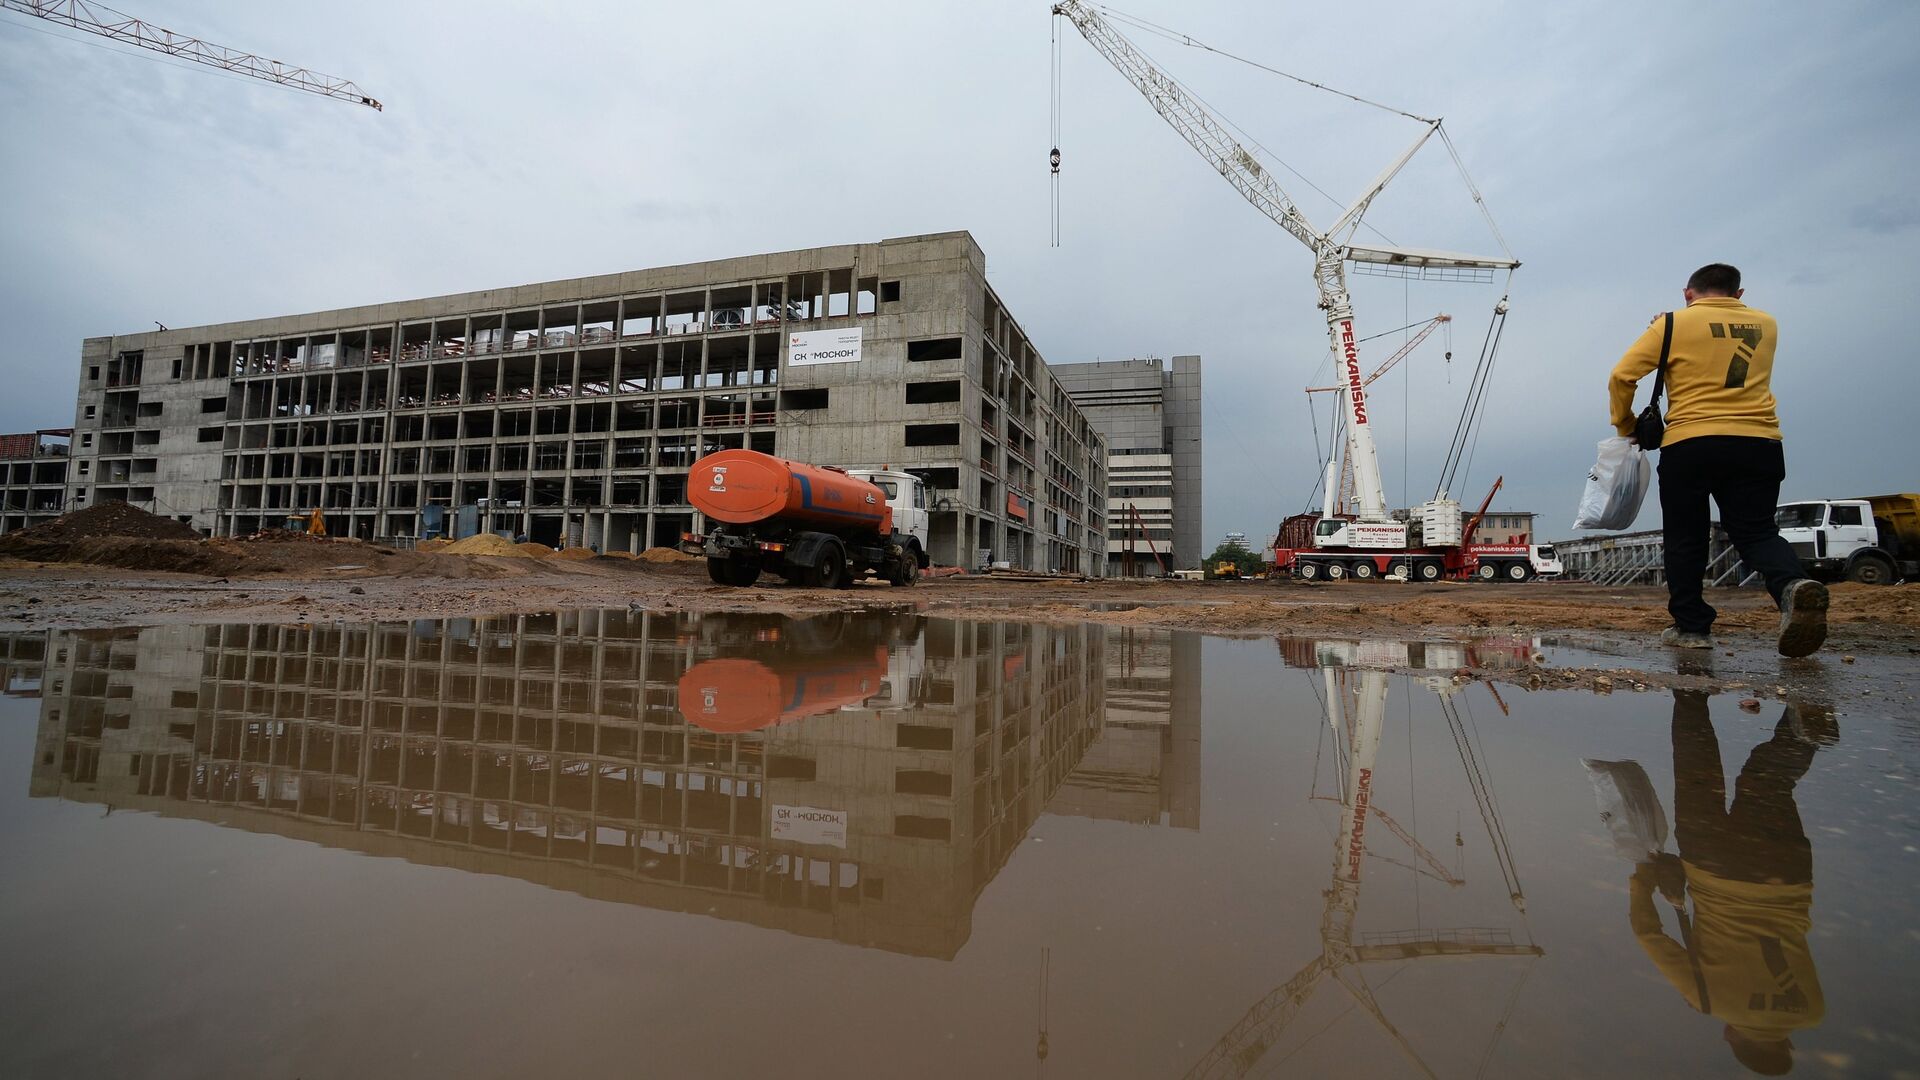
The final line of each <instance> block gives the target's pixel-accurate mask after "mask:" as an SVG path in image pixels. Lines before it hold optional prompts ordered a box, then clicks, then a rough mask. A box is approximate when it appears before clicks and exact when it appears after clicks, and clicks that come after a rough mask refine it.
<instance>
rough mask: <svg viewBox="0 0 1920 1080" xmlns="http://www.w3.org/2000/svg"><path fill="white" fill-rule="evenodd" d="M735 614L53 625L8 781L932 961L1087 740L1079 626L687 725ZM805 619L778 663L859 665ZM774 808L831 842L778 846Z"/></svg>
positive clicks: (29, 669)
mask: <svg viewBox="0 0 1920 1080" xmlns="http://www.w3.org/2000/svg"><path fill="white" fill-rule="evenodd" d="M741 618H742V617H738V616H726V615H707V616H699V615H654V614H647V613H627V612H581V613H569V614H564V615H541V616H506V617H499V618H491V619H480V620H473V619H449V620H444V621H432V622H416V623H412V624H402V625H391V626H389V625H375V626H365V625H362V626H332V627H307V626H292V625H287V626H244V625H231V626H214V627H204V628H203V627H182V626H173V627H150V628H147V629H141V630H132V629H130V630H123V631H115V632H112V633H108V634H95V633H84V632H68V631H53V632H50V633H48V634H30V635H29V634H22V635H17V636H14V638H13V640H7V639H6V638H0V654H4V656H5V657H7V658H8V660H7V662H8V664H9V675H10V676H11V675H12V669H13V668H14V667H17V668H18V670H19V673H20V674H19V676H18V686H19V689H20V691H21V692H26V693H36V694H39V695H40V698H41V723H40V729H39V734H38V737H37V739H36V741H35V748H34V759H33V765H32V779H31V781H30V783H31V792H32V794H34V795H37V796H41V797H60V798H66V799H71V800H75V801H82V802H104V803H107V804H108V805H111V806H114V807H116V808H119V809H123V810H139V811H147V812H153V813H159V814H163V815H166V816H171V817H182V818H198V819H203V820H208V821H213V822H218V823H219V824H221V825H224V826H228V827H233V828H241V829H247V830H251V831H255V832H263V833H275V834H281V835H285V836H290V837H294V838H298V839H303V840H308V841H312V842H315V843H320V844H324V845H327V846H329V847H337V848H345V849H349V850H356V851H362V852H365V853H368V854H372V855H379V856H386V857H395V858H403V859H406V860H408V861H411V862H416V863H421V864H425V865H433V866H449V867H456V868H461V869H465V870H468V871H471V872H478V873H491V874H502V875H509V876H513V877H518V878H522V879H525V880H529V881H534V882H537V883H539V884H542V885H546V886H548V887H551V888H557V889H567V890H571V891H576V892H579V893H581V894H583V895H587V896H593V897H596V898H599V899H604V900H610V901H616V902H624V903H632V904H640V905H645V906H648V907H656V908H665V909H670V910H682V911H691V912H704V913H707V914H711V915H715V916H718V917H721V918H727V919H736V920H742V921H747V922H753V923H757V924H760V925H764V926H770V927H775V928H779V929H782V930H786V931H788V932H791V933H796V934H802V935H806V936H812V937H821V938H827V939H833V940H840V941H846V942H851V943H857V944H862V945H870V946H876V947H880V948H885V949H891V950H895V951H899V952H905V953H912V954H916V955H926V956H937V957H952V956H953V955H955V954H956V953H957V952H958V951H959V949H960V947H961V946H962V945H964V944H965V943H966V941H967V938H968V936H969V934H970V932H971V916H972V910H973V905H974V902H975V901H976V900H977V899H978V897H979V895H980V893H981V892H982V891H983V890H984V889H985V888H986V887H987V884H988V883H989V882H990V881H991V880H992V878H993V876H994V875H995V874H996V873H997V872H998V871H999V869H1000V867H1001V866H1002V865H1004V864H1005V862H1006V860H1007V858H1008V857H1009V856H1010V855H1011V854H1012V852H1013V850H1014V849H1015V848H1017V847H1018V846H1019V845H1020V843H1021V841H1022V840H1023V839H1024V838H1025V835H1026V833H1027V831H1028V829H1029V828H1030V827H1031V826H1032V824H1033V822H1034V820H1035V819H1036V818H1037V817H1038V816H1039V814H1040V813H1041V812H1042V811H1043V809H1044V808H1045V807H1046V806H1047V804H1048V803H1049V801H1050V800H1051V799H1052V798H1053V796H1054V794H1055V792H1056V791H1057V790H1058V789H1059V788H1060V787H1061V785H1062V784H1063V783H1064V782H1066V780H1067V777H1068V776H1069V775H1070V774H1071V773H1072V772H1073V770H1074V767H1075V765H1076V764H1077V763H1078V762H1079V761H1080V760H1081V758H1082V757H1083V756H1084V755H1085V754H1086V753H1087V748H1088V747H1089V746H1090V745H1091V744H1093V742H1094V741H1095V740H1096V738H1098V737H1099V735H1100V733H1101V717H1102V713H1103V702H1104V695H1103V689H1104V685H1105V682H1104V676H1103V675H1102V672H1103V670H1104V666H1105V664H1104V645H1105V642H1106V639H1107V630H1106V629H1105V628H1101V627H1097V626H1093V625H1091V624H1082V625H1076V626H1047V625H1043V624H1038V623H1006V624H999V625H996V624H990V623H977V622H952V621H941V620H924V619H920V618H918V617H915V616H899V617H894V618H892V619H890V620H887V621H886V622H885V624H884V625H881V626H876V625H875V623H874V621H873V620H869V621H868V622H867V623H866V624H863V627H864V628H865V629H867V630H875V629H877V630H880V631H883V632H884V634H883V636H879V637H875V638H871V639H863V640H864V641H865V642H866V644H865V652H866V656H867V657H868V658H869V659H871V658H872V657H873V655H874V650H875V649H876V648H879V649H881V650H884V651H887V652H889V653H890V654H891V667H892V669H893V673H890V674H889V677H888V678H887V679H886V680H884V682H885V686H884V687H883V688H881V687H877V688H876V689H878V690H879V691H880V692H878V693H876V694H875V695H874V696H873V697H871V698H869V699H866V700H865V701H858V702H853V703H851V704H849V705H847V706H845V707H841V708H837V709H833V710H831V711H827V712H821V713H818V714H816V715H810V716H804V717H800V718H794V719H787V720H785V721H782V722H777V723H773V722H771V718H769V720H770V725H769V726H767V727H765V728H762V729H759V730H751V731H741V732H731V733H728V732H716V731H712V730H708V729H705V728H703V727H701V726H700V725H699V724H698V723H697V722H696V721H697V718H698V707H699V705H698V703H697V702H695V703H683V702H681V701H680V699H679V695H678V690H679V684H680V680H681V676H682V675H684V674H686V673H687V672H688V671H689V669H690V668H691V667H692V665H694V664H696V663H698V662H699V661H701V660H703V659H707V658H710V657H712V656H714V655H717V654H726V653H738V652H739V649H738V646H734V645H729V644H726V642H727V641H729V640H730V639H732V638H734V637H740V636H742V630H743V628H742V626H741V625H740V623H741ZM745 618H747V619H751V618H752V617H750V616H749V617H745ZM883 618H884V617H883ZM829 621H830V622H831V624H832V625H829V626H822V627H812V628H810V627H808V626H807V625H805V624H803V623H781V624H779V625H780V626H781V627H782V629H783V630H784V631H787V632H788V633H787V637H788V639H789V640H798V639H805V640H807V641H809V642H812V643H813V644H810V645H808V646H807V648H806V650H804V651H803V656H802V657H801V658H792V657H790V658H789V659H801V660H802V661H804V654H805V653H810V654H811V655H814V656H817V658H818V661H819V662H820V663H821V664H823V665H825V666H827V667H830V668H832V667H840V668H844V667H845V666H846V664H847V662H848V660H849V659H850V658H851V657H853V656H856V655H858V650H857V649H856V650H855V651H852V652H849V651H847V650H848V645H847V643H846V642H844V641H835V640H833V635H834V633H835V632H837V631H838V630H839V617H838V616H830V617H829ZM745 629H746V631H747V632H746V633H745V634H744V637H745V639H746V640H747V641H748V642H749V643H752V642H753V641H754V640H755V637H754V635H753V634H752V633H751V629H752V628H751V627H747V628H745ZM858 632H859V629H858V628H848V629H847V633H849V634H855V633H858ZM42 665H44V674H42V673H41V672H40V668H41V667H42ZM895 673H897V676H898V677H897V678H896V677H895ZM36 676H37V678H36ZM9 685H10V687H11V686H12V685H14V684H13V681H12V679H11V678H10V682H9ZM683 705H684V707H685V708H686V709H687V711H686V712H684V713H683V711H682V709H683ZM690 717H692V719H690ZM1196 797H1197V793H1196ZM783 806H787V807H800V808H814V809H823V810H827V811H830V812H833V813H837V814H839V815H841V822H842V829H841V832H840V833H839V835H838V836H833V837H828V836H822V835H804V834H783V832H782V830H781V828H780V825H779V824H778V823H777V821H776V816H775V815H776V814H777V812H778V810H779V809H780V808H781V807H783Z"/></svg>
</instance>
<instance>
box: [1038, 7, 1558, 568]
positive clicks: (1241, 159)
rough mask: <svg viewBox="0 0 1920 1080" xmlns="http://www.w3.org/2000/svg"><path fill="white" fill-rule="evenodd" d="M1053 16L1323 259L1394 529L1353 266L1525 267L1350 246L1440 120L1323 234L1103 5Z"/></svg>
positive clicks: (1373, 518) (1364, 489)
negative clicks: (1350, 287)
mask: <svg viewBox="0 0 1920 1080" xmlns="http://www.w3.org/2000/svg"><path fill="white" fill-rule="evenodd" d="M1053 13H1054V14H1055V15H1061V16H1065V17H1066V19H1067V20H1068V21H1069V22H1071V23H1073V26H1074V29H1076V30H1078V31H1079V32H1080V36H1081V37H1084V38H1086V39H1087V43H1088V44H1089V45H1092V46H1093V48H1094V50H1095V51H1096V52H1098V53H1099V54H1100V55H1101V56H1103V57H1105V58H1106V59H1107V62H1108V63H1110V64H1112V65H1113V66H1114V69H1115V70H1117V71H1119V72H1120V74H1121V75H1122V76H1123V77H1125V78H1126V80H1127V81H1128V82H1130V83H1132V84H1133V86H1134V88H1135V89H1137V90H1139V91H1140V93H1141V95H1142V96H1143V97H1145V98H1146V99H1147V103H1148V104H1149V105H1151V106H1153V111H1154V112H1157V113H1159V114H1160V118H1161V119H1163V120H1165V121H1166V122H1167V124H1168V125H1169V126H1171V127H1172V128H1173V129H1174V131H1175V132H1177V133H1178V134H1179V135H1180V137H1181V138H1183V139H1185V140H1186V141H1187V144H1188V145H1189V146H1192V147H1193V148H1194V150H1196V151H1197V152H1199V154H1200V156H1201V157H1202V158H1205V159H1206V161H1207V163H1208V164H1209V165H1212V166H1213V168H1214V169H1215V170H1216V171H1218V172H1219V173H1220V176H1221V177H1222V178H1223V179H1225V180H1226V181H1227V183H1229V184H1232V185H1233V187H1234V190H1236V191H1238V192H1240V195H1241V197H1243V198H1245V199H1246V200H1247V201H1248V202H1250V203H1252V204H1253V206H1254V208H1255V209H1257V210H1259V211H1260V212H1261V213H1263V214H1265V215H1266V216H1267V217H1269V218H1272V219H1273V221H1274V222H1275V223H1276V224H1278V225H1279V226H1280V227H1281V228H1283V229H1285V230H1286V231H1287V232H1288V233H1289V234H1290V235H1291V236H1292V237H1293V238H1294V239H1296V240H1298V241H1300V242H1301V243H1302V244H1304V245H1306V247H1307V250H1309V251H1311V252H1313V257H1314V269H1313V274H1314V282H1315V285H1316V286H1317V288H1318V291H1319V294H1320V301H1319V302H1320V309H1321V310H1322V311H1324V312H1325V313H1326V318H1327V337H1328V340H1329V341H1331V342H1332V345H1333V354H1334V356H1335V357H1336V367H1337V368H1339V369H1340V370H1342V371H1343V372H1344V374H1345V381H1346V386H1345V387H1344V388H1343V389H1344V391H1345V392H1344V393H1342V394H1341V395H1340V396H1341V399H1342V400H1343V401H1344V403H1345V406H1346V411H1347V424H1346V430H1347V459H1348V461H1350V462H1351V463H1352V467H1353V472H1354V486H1355V489H1356V494H1357V495H1358V497H1359V502H1360V515H1359V516H1360V520H1361V521H1362V522H1368V523H1376V524H1377V525H1378V526H1379V529H1380V530H1387V531H1391V530H1392V528H1393V527H1394V526H1393V522H1392V518H1391V517H1390V516H1389V515H1388V513H1387V496H1386V489H1385V487H1384V486H1383V485H1382V483H1381V481H1380V461H1379V454H1378V451H1377V450H1376V448H1375V446H1374V441H1373V429H1372V428H1371V427H1370V426H1368V423H1367V401H1366V390H1365V383H1364V382H1363V380H1362V379H1361V377H1360V350H1359V346H1358V338H1357V336H1356V335H1355V333H1354V329H1353V303H1352V300H1351V297H1350V295H1349V293H1348V291H1347V270H1346V264H1347V262H1348V261H1350V260H1351V261H1357V262H1361V263H1367V264H1382V265H1386V266H1391V267H1399V268H1418V269H1425V268H1433V269H1435V270H1443V271H1465V270H1476V269H1482V270H1491V269H1512V268H1514V267H1517V266H1519V265H1520V264H1519V262H1518V261H1516V260H1514V259H1511V258H1502V259H1495V258H1481V257H1479V256H1475V255H1460V254H1455V253H1451V252H1440V251H1425V250H1421V249H1416V248H1399V247H1391V246H1387V247H1383V246H1378V245H1367V246H1355V245H1351V244H1347V243H1344V242H1342V240H1341V239H1340V238H1341V237H1342V236H1347V235H1350V234H1351V233H1352V231H1353V230H1354V229H1356V228H1357V227H1358V226H1359V222H1360V218H1361V216H1362V215H1363V214H1365V213H1366V210H1367V208H1368V207H1369V206H1371V205H1372V203H1373V200H1374V198H1375V197H1376V196H1378V195H1379V194H1380V192H1381V191H1382V190H1384V189H1385V188H1386V186H1387V184H1388V183H1389V182H1391V181H1392V180H1393V178H1394V177H1395V176H1396V175H1398V174H1399V172H1400V170H1401V169H1402V168H1404V167H1405V166H1406V164H1407V162H1408V161H1409V160H1411V159H1412V157H1413V155H1414V153H1415V152H1416V151H1418V150H1419V149H1420V147H1421V146H1423V145H1425V144H1426V142H1427V140H1428V139H1430V138H1432V137H1433V136H1434V135H1435V134H1436V133H1438V132H1439V131H1440V121H1439V120H1427V119H1419V122H1420V124H1421V131H1420V137H1419V138H1418V139H1416V140H1414V143H1413V145H1412V146H1410V147H1408V148H1407V149H1406V150H1405V151H1404V152H1403V153H1401V154H1400V156H1399V157H1397V158H1395V159H1394V161H1393V162H1392V163H1391V164H1389V165H1388V166H1387V168H1386V169H1384V170H1382V172H1381V173H1380V175H1379V176H1378V177H1376V178H1375V179H1374V181H1373V183H1372V184H1370V185H1368V187H1367V189H1366V191H1365V192H1364V193H1362V194H1361V196H1360V197H1359V198H1358V199H1355V200H1354V202H1353V204H1352V205H1351V206H1349V207H1347V209H1346V210H1345V211H1343V212H1342V213H1341V215H1340V217H1339V218H1338V219H1336V220H1335V222H1334V224H1333V226H1332V227H1331V228H1329V229H1327V230H1326V231H1324V232H1322V231H1320V230H1317V229H1315V228H1314V227H1313V224H1312V223H1311V222H1309V221H1308V220H1307V217H1306V215H1305V214H1303V213H1301V212H1300V208H1299V207H1298V206H1296V205H1294V201H1293V199H1292V198H1291V197H1290V196H1288V194H1287V193H1286V192H1285V191H1284V190H1282V188H1281V187H1280V185H1279V183H1278V182H1277V181H1275V180H1274V178H1273V176H1272V174H1270V173H1269V172H1267V170H1266V169H1265V168H1264V167H1262V166H1261V165H1260V163H1259V161H1258V160H1257V159H1255V158H1254V156H1253V154H1252V152H1251V151H1249V150H1248V149H1247V148H1246V147H1244V146H1242V145H1240V143H1239V141H1238V140H1236V139H1235V138H1234V137H1233V136H1232V135H1231V134H1229V133H1228V131H1227V125H1226V123H1225V122H1224V121H1222V120H1220V119H1219V118H1218V117H1216V116H1214V115H1213V113H1212V112H1210V111H1209V110H1208V109H1207V108H1206V107H1205V106H1204V105H1202V104H1201V103H1200V102H1199V101H1198V100H1197V99H1195V98H1194V97H1193V95H1191V94H1189V93H1187V92H1186V91H1185V90H1184V89H1182V88H1181V86H1180V84H1179V82H1178V81H1177V80H1175V79H1174V78H1173V77H1172V76H1171V75H1168V74H1167V73H1165V72H1163V71H1161V70H1160V69H1159V68H1158V67H1157V66H1155V65H1154V63H1153V62H1152V61H1151V60H1149V59H1147V57H1146V56H1145V55H1144V54H1142V53H1141V52H1140V50H1139V49H1137V48H1135V47H1134V46H1133V43H1132V42H1130V41H1128V40H1127V38H1126V36H1125V35H1123V34H1121V33H1120V32H1119V31H1118V30H1116V29H1114V28H1113V26H1112V25H1111V24H1110V23H1108V22H1107V20H1106V19H1105V18H1103V17H1102V16H1101V15H1100V13H1099V11H1098V10H1096V9H1095V8H1094V6H1093V5H1091V4H1088V3H1086V2H1085V0H1061V2H1060V3H1057V4H1055V5H1054V7H1053ZM1376 531H1379V530H1376ZM1405 539H1406V535H1405V526H1404V523H1402V524H1401V525H1400V542H1401V543H1403V544H1404V542H1405Z"/></svg>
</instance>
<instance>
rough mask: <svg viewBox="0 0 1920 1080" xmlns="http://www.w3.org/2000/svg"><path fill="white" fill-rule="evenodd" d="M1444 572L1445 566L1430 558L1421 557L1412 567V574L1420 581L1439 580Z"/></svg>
mask: <svg viewBox="0 0 1920 1080" xmlns="http://www.w3.org/2000/svg"><path fill="white" fill-rule="evenodd" d="M1444 572H1445V568H1444V567H1442V566H1441V565H1440V564H1439V563H1437V562H1435V561H1434V560H1432V559H1421V560H1420V561H1419V562H1418V563H1415V564H1414V567H1413V576H1415V577H1417V578H1419V579H1420V580H1421V581H1439V580H1440V575H1441V574H1442V573H1444Z"/></svg>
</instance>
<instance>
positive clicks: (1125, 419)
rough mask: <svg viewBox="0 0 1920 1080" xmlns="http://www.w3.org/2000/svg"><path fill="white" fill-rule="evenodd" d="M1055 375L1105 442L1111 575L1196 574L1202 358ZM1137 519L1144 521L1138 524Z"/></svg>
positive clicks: (1066, 367) (1065, 367)
mask: <svg viewBox="0 0 1920 1080" xmlns="http://www.w3.org/2000/svg"><path fill="white" fill-rule="evenodd" d="M1053 371H1054V374H1055V375H1056V376H1057V377H1058V378H1059V379H1060V381H1061V382H1063V383H1065V384H1066V386H1067V392H1068V393H1069V394H1070V395H1072V397H1073V400H1074V401H1076V402H1078V403H1079V405H1080V408H1081V409H1082V410H1084V411H1085V412H1086V414H1087V418H1088V419H1089V420H1091V421H1093V425H1094V427H1095V428H1097V429H1098V430H1099V432H1100V434H1101V435H1103V436H1105V437H1106V441H1107V484H1108V487H1107V573H1109V574H1112V575H1116V576H1117V575H1120V574H1123V573H1125V572H1126V566H1127V562H1128V561H1129V560H1128V558H1127V552H1126V546H1127V540H1128V538H1129V536H1130V537H1131V539H1132V541H1133V549H1134V551H1133V558H1132V560H1131V562H1132V565H1133V571H1132V572H1133V573H1134V574H1135V575H1146V574H1155V573H1158V572H1159V564H1158V562H1157V561H1156V560H1155V559H1154V557H1153V552H1152V550H1151V549H1150V545H1149V540H1151V541H1152V544H1155V545H1158V547H1159V550H1160V554H1161V555H1162V556H1163V557H1164V556H1166V555H1167V554H1168V551H1169V547H1171V552H1172V560H1173V561H1172V566H1171V567H1169V569H1179V570H1191V569H1193V568H1195V567H1197V566H1199V565H1200V560H1201V559H1203V558H1205V557H1206V552H1204V551H1202V550H1201V549H1200V457H1201V441H1200V436H1201V430H1200V428H1201V424H1200V358H1199V357H1198V356H1176V357H1174V358H1173V365H1172V367H1171V368H1169V367H1168V366H1167V364H1166V362H1165V361H1163V360H1160V359H1158V358H1157V357H1156V358H1149V359H1145V360H1112V361H1098V362H1095V363H1090V364H1057V365H1055V366H1054V369H1053ZM1136 514H1137V515H1138V516H1137V518H1136Z"/></svg>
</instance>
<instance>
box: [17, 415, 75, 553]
mask: <svg viewBox="0 0 1920 1080" xmlns="http://www.w3.org/2000/svg"><path fill="white" fill-rule="evenodd" d="M72 438H73V429H72V428H41V429H40V430H39V431H27V432H21V433H20V434H17V435H0V533H8V532H13V531H14V530H15V529H24V528H26V527H27V526H29V525H38V524H40V523H41V522H43V521H49V520H51V519H53V518H56V517H58V516H60V515H61V514H62V513H64V512H65V511H66V498H67V461H68V457H67V451H68V444H69V443H70V442H71V441H72Z"/></svg>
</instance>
